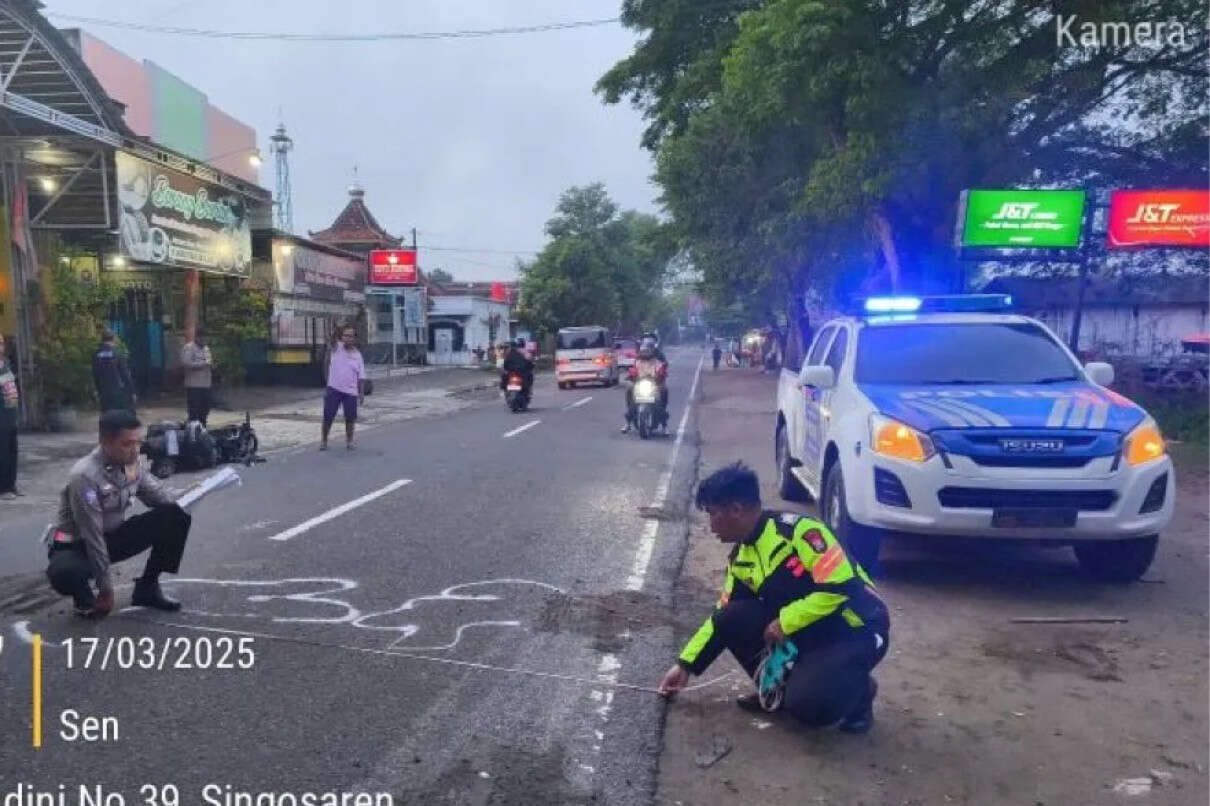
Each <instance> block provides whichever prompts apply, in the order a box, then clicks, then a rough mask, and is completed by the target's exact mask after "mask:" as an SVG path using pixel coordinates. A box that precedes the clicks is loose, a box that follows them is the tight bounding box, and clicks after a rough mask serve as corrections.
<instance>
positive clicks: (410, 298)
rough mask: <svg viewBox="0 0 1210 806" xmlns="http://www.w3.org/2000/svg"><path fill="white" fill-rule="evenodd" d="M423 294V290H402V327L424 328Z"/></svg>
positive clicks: (424, 300)
mask: <svg viewBox="0 0 1210 806" xmlns="http://www.w3.org/2000/svg"><path fill="white" fill-rule="evenodd" d="M425 302H426V299H425V293H424V289H423V288H405V289H404V290H403V326H404V327H424V320H425V316H424V314H425V309H426V305H425Z"/></svg>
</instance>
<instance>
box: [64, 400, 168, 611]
mask: <svg viewBox="0 0 1210 806" xmlns="http://www.w3.org/2000/svg"><path fill="white" fill-rule="evenodd" d="M140 428H141V425H140V423H139V420H138V417H136V416H135V414H134V412H132V411H128V410H124V409H118V410H110V411H106V412H105V413H104V414H102V415H101V423H100V431H101V434H100V437H101V438H100V444H99V445H98V446H97V447H96V448H94V449H93V451H92V453H90V454H88V456H85V457H84V458H83V459H81V460H80V461H78V462H76V464H75V465H74V466H73V467H72V469H71V474H70V476H69V477H68V480H67V486H66V487H64V488H63V493H62V495H61V497H60V502H59V518H58V522H57V523H56V524H55V526H54V528H53V529H52V531H51V534H50V539H49V542H50V546H49V551H50V562H49V564H48V566H47V569H46V576H47V579H49V580H50V584H51V587H52V588H54V589H55V590H56V591H58V592H59V593H61V594H63V595H64V596H71V597H72V598H73V599H74V600H75V612H76V614H77V615H80V616H84V617H86V618H96V619H101V618H104V617H105V616H106V615H108V614H109V612H110V611H111V610H112V609H113V606H114V599H113V579H112V577H111V576H110V572H109V566H110V563H114V562H121V561H122V560H125V559H128V558H130V557H134V556H135V555H137V554H141V553H143V552H144V551H147V550H148V549H151V556H149V557H148V558H147V565H146V566H145V567H144V568H143V574H142V576H140V577H139V578H138V579H137V580H135V583H134V595H133V597H132V598H131V603H132V604H134V605H135V606H139V607H151V608H155V609H157V610H179V609H180V607H181V604H180V602H176V601H173V600H172V599H169V598H167V597H166V596H164V593H163V591H161V590H160V574H161V573H163V572H168V573H170V574H175V573H177V571H178V570H179V569H180V565H181V557H182V556H183V555H184V553H185V540H186V538H187V537H188V535H189V525H190V523H191V521H192V519H191V517H190V515H189V513H187V512H185V510H183V509H181V508H180V507H179V506H178V505H177V504H176V503H175V502H174V501H173V499H172V498H171V497H170V496H169V495H168V494H167V493H166V492H165V491H164V489H163V487H161V486H160V483H159V481H158V480H156V478H155V477H154V476H152V475H151V474H150V473H148V472H147V471H146V470H144V469H143V467H142V466H141V465H140V463H139V444H140V439H141V436H142V434H141V432H140ZM135 496H137V497H138V499H139V500H140V501H142V502H143V503H144V504H146V505H147V506H148V507H150V509H149V510H148V511H147V512H144V513H142V514H139V515H135V516H134V517H132V518H127V517H126V511H127V509H129V507H130V504H131V498H133V497H135ZM90 580H92V581H95V583H96V586H97V593H96V594H95V595H94V594H93V591H92V587H91V585H90V584H89V581H90Z"/></svg>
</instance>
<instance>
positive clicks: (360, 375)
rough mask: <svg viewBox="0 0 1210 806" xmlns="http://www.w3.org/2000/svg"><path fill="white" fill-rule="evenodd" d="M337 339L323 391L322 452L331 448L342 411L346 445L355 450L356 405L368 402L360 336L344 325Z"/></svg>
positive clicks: (338, 330) (337, 330) (330, 355)
mask: <svg viewBox="0 0 1210 806" xmlns="http://www.w3.org/2000/svg"><path fill="white" fill-rule="evenodd" d="M336 337H337V341H336V343H335V344H333V345H332V347H331V349H330V350H329V354H328V388H327V389H326V390H325V391H324V420H323V429H322V432H321V434H320V441H319V449H320V450H321V451H326V450H327V449H328V432H330V431H331V430H332V421H333V420H335V419H336V411H337V410H338V409H341V408H343V409H344V415H345V439H346V444H345V446H346V447H347V448H348V449H349V450H353V448H354V445H353V427H354V425H355V424H356V422H357V405H358V404H359V403H364V402H365V389H364V384H363V381H365V379H366V365H365V361H363V360H362V358H361V351H360V350H358V349H357V345H356V343H355V342H356V339H357V333H356V331H354V330H353V328H352V327H350V326H348V325H344V326H342V327H338V328H337V329H336Z"/></svg>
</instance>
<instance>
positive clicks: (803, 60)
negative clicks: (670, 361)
mask: <svg viewBox="0 0 1210 806" xmlns="http://www.w3.org/2000/svg"><path fill="white" fill-rule="evenodd" d="M1073 15H1074V17H1075V19H1074V20H1073V19H1072V16H1073ZM622 18H623V21H624V22H625V23H626V24H627V25H629V26H630V27H632V28H634V29H636V30H638V31H640V32H642V33H643V38H642V39H641V40H640V42H639V43H638V45H637V46H636V48H635V50H634V52H633V53H632V54H631V55H630V56H628V57H627V58H625V59H623V60H622V61H621V62H619V63H618V64H617V65H615V66H614V68H613V69H612V70H610V71H609V72H608V73H607V74H606V75H605V76H604V77H603V78H602V79H601V80H600V82H599V84H598V91H599V92H600V93H601V95H602V96H603V98H604V99H605V100H606V101H607V102H610V103H617V102H620V101H622V100H623V99H629V100H630V101H631V102H632V103H633V104H635V105H636V106H637V107H638V108H639V109H641V110H642V111H643V113H644V115H645V116H646V119H647V121H648V128H647V130H646V132H645V134H644V138H643V144H644V145H645V146H646V147H647V148H649V149H651V150H652V151H653V152H654V154H655V156H656V162H657V172H656V180H657V182H658V183H659V185H660V186H661V188H662V189H663V197H662V198H663V202H664V204H665V205H666V207H667V209H668V211H669V213H670V214H671V217H672V224H673V227H674V230H675V232H676V235H677V237H678V239H679V241H680V243H681V245H682V246H683V247H684V248H685V249H686V250H687V252H688V253H689V255H690V256H691V258H692V260H693V262H694V264H695V265H696V266H697V267H698V269H699V270H700V271H701V273H702V285H703V290H704V291H705V292H706V295H707V298H708V299H709V300H710V301H711V303H712V304H713V305H715V306H717V307H724V306H725V305H727V304H730V303H732V302H734V301H736V300H741V301H742V305H743V307H744V310H745V314H746V315H747V316H749V317H750V318H751V319H753V320H757V321H759V320H764V321H770V320H771V318H772V316H773V315H774V314H775V313H776V312H779V311H782V310H785V309H786V308H787V307H788V308H789V309H790V312H796V311H799V310H801V309H802V304H801V300H802V298H803V297H804V295H805V294H807V293H808V292H811V291H814V292H816V293H820V294H823V295H825V296H827V295H831V294H835V295H836V296H845V295H847V294H849V293H852V292H854V291H858V290H865V291H870V290H875V289H878V290H882V289H895V288H907V287H910V288H913V289H917V290H932V289H946V290H951V289H954V288H958V287H961V286H962V284H963V282H964V271H965V268H964V267H963V266H962V265H961V264H960V263H959V262H958V261H957V259H956V257H955V255H954V251H953V248H952V238H953V228H954V220H955V216H956V209H957V202H958V197H959V193H960V191H961V190H962V189H964V188H968V187H979V186H982V187H989V186H993V187H994V186H1031V185H1032V186H1047V185H1049V186H1055V185H1077V186H1089V187H1101V188H1104V187H1113V186H1143V187H1163V186H1187V187H1205V186H1206V184H1207V176H1208V174H1207V161H1206V152H1207V146H1208V144H1210V140H1208V138H1207V129H1208V124H1207V117H1208V116H1207V93H1206V71H1205V59H1206V53H1207V29H1206V26H1205V24H1204V20H1205V6H1204V3H1203V2H1195V0H1117V1H1116V2H1115V1H1113V0H1111V1H1110V2H1098V3H1090V2H1086V0H1026V1H1025V2H1001V0H903V1H902V2H892V3H887V2H876V1H875V0H837V1H836V2H820V0H765V1H764V2H761V0H710V1H709V2H696V0H626V2H625V3H624V4H623V10H622ZM1123 20H1125V21H1130V22H1131V23H1132V24H1133V23H1135V22H1139V21H1154V22H1159V21H1165V22H1167V23H1168V28H1167V34H1166V35H1165V37H1166V38H1164V39H1163V40H1162V41H1160V42H1159V46H1156V43H1155V42H1154V41H1151V42H1146V43H1144V42H1142V41H1141V40H1140V41H1130V42H1124V41H1122V40H1121V38H1120V37H1118V38H1116V40H1114V39H1106V41H1104V42H1101V43H1100V44H1099V46H1096V47H1086V46H1083V45H1080V46H1076V47H1072V46H1071V44H1070V43H1069V42H1068V41H1066V39H1065V38H1064V37H1063V35H1062V30H1063V26H1064V25H1066V26H1067V27H1068V28H1070V29H1072V30H1075V31H1076V32H1077V34H1079V32H1081V31H1084V30H1087V28H1086V27H1085V26H1086V25H1091V26H1093V29H1094V30H1098V31H1100V32H1101V33H1102V34H1105V33H1106V32H1107V31H1111V30H1112V31H1118V30H1119V29H1117V28H1106V27H1105V26H1104V25H1103V23H1114V22H1117V21H1123ZM1178 24H1179V26H1180V27H1179V34H1180V36H1176V35H1175V34H1174V32H1177V31H1178V28H1177V27H1176V26H1177V25H1178ZM1136 30H1137V29H1136Z"/></svg>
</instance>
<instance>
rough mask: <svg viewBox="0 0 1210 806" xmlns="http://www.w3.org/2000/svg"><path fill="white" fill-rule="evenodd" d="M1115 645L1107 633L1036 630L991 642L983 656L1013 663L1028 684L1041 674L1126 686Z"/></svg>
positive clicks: (984, 644)
mask: <svg viewBox="0 0 1210 806" xmlns="http://www.w3.org/2000/svg"><path fill="white" fill-rule="evenodd" d="M1113 641H1114V639H1113V637H1112V636H1111V635H1109V634H1108V633H1107V632H1097V631H1092V630H1064V629H1063V628H1061V627H1059V628H1053V627H1048V628H1042V629H1038V628H1033V629H1029V630H1022V631H1020V632H1003V633H1001V634H999V635H996V636H994V637H992V638H990V639H989V640H987V641H985V642H984V643H983V654H985V655H986V656H987V657H989V658H993V659H995V660H999V661H1005V662H1008V663H1011V664H1012V665H1013V667H1014V668H1016V670H1017V671H1018V672H1019V673H1020V674H1021V676H1022V677H1024V678H1025V679H1026V680H1029V679H1031V678H1032V677H1033V676H1034V675H1035V674H1038V673H1057V674H1075V675H1079V676H1080V677H1083V678H1086V679H1088V680H1098V681H1115V682H1122V677H1121V673H1120V669H1119V664H1118V658H1117V650H1116V648H1115V647H1113V646H1112V644H1113Z"/></svg>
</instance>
